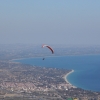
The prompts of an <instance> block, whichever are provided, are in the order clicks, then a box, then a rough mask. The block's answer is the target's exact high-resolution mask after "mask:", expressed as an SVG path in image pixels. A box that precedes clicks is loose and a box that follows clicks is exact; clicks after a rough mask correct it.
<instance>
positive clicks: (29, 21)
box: [0, 0, 100, 45]
mask: <svg viewBox="0 0 100 100" xmlns="http://www.w3.org/2000/svg"><path fill="white" fill-rule="evenodd" d="M99 38H100V0H0V44H12V43H13V44H14V43H24V44H30V43H31V44H66V45H100V39H99Z"/></svg>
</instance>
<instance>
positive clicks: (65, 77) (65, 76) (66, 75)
mask: <svg viewBox="0 0 100 100" xmlns="http://www.w3.org/2000/svg"><path fill="white" fill-rule="evenodd" d="M73 72H74V70H71V71H70V72H68V73H67V74H65V75H64V77H63V78H64V80H65V81H66V82H67V83H68V84H69V85H71V86H73V85H72V84H71V83H70V82H69V81H68V80H67V77H68V75H70V74H71V73H73ZM73 87H74V88H77V87H76V86H73Z"/></svg>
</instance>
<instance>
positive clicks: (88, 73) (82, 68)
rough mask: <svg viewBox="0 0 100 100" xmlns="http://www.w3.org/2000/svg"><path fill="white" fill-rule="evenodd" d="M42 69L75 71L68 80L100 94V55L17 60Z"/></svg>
mask: <svg viewBox="0 0 100 100" xmlns="http://www.w3.org/2000/svg"><path fill="white" fill-rule="evenodd" d="M16 61H17V62H21V63H24V64H31V65H35V66H42V67H52V68H63V69H73V70H74V72H73V73H72V74H70V75H69V76H68V77H67V80H68V81H69V82H70V83H71V84H73V85H74V86H76V87H80V88H83V89H86V90H92V91H99V92H100V55H84V56H60V57H46V58H45V60H42V58H41V57H40V58H29V59H20V60H16Z"/></svg>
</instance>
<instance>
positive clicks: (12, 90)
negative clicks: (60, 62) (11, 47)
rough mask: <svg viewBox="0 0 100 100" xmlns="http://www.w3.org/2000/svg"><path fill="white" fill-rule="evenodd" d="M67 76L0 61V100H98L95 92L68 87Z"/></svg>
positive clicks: (52, 70)
mask: <svg viewBox="0 0 100 100" xmlns="http://www.w3.org/2000/svg"><path fill="white" fill-rule="evenodd" d="M71 72H73V70H67V69H57V68H45V67H38V66H31V65H27V64H21V63H18V62H7V61H0V98H1V100H2V99H5V100H6V99H8V100H9V98H10V99H11V98H14V100H15V99H18V98H20V99H22V98H24V99H25V98H27V100H31V99H32V100H40V99H42V100H66V99H68V98H75V100H79V98H80V100H89V98H99V97H100V93H99V92H91V91H87V90H83V89H80V88H77V87H75V86H73V85H72V84H70V83H69V82H68V81H67V80H66V77H67V75H68V74H70V73H71ZM76 98H77V99H76ZM84 98H85V99H84ZM86 98H88V99H86ZM25 100H26V99H25ZM73 100H74V99H73ZM97 100H99V99H97Z"/></svg>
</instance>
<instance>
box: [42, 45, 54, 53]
mask: <svg viewBox="0 0 100 100" xmlns="http://www.w3.org/2000/svg"><path fill="white" fill-rule="evenodd" d="M44 47H47V48H49V49H50V50H51V52H52V54H53V53H54V50H53V49H52V48H51V47H50V46H48V45H42V48H44Z"/></svg>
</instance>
